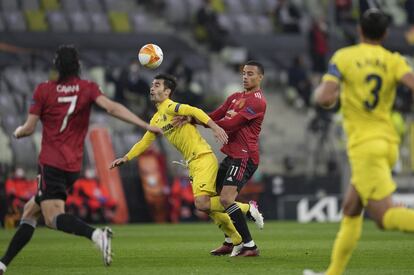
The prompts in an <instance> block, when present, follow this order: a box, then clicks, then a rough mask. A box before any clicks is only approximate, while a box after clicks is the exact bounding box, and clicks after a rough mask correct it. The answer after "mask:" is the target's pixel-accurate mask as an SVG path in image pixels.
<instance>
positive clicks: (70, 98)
mask: <svg viewBox="0 0 414 275" xmlns="http://www.w3.org/2000/svg"><path fill="white" fill-rule="evenodd" d="M77 100H78V96H77V95H73V96H61V97H58V102H59V103H70V105H69V108H68V111H67V112H66V115H65V117H64V118H63V121H62V126H60V130H59V133H62V132H63V131H64V130H65V129H66V126H68V119H69V116H70V115H71V114H73V112H74V111H75V107H76V101H77Z"/></svg>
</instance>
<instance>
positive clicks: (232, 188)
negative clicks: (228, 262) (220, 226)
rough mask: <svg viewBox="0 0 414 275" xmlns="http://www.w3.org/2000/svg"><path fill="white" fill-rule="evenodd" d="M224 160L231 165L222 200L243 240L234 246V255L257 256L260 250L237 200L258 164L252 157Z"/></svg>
mask: <svg viewBox="0 0 414 275" xmlns="http://www.w3.org/2000/svg"><path fill="white" fill-rule="evenodd" d="M224 161H227V162H229V165H227V166H228V169H227V172H226V176H225V179H224V182H223V188H222V190H221V192H220V202H221V204H222V205H223V207H224V208H225V209H226V212H227V214H228V215H229V216H230V218H231V220H232V221H233V222H234V226H235V227H236V229H237V231H238V232H239V233H240V235H241V236H242V241H243V244H242V245H239V246H235V247H234V249H233V252H232V256H238V255H240V256H257V255H259V251H258V249H257V246H256V244H255V242H254V241H253V239H252V237H251V234H250V231H249V228H248V226H247V222H246V219H245V216H244V214H243V212H242V210H241V209H240V207H239V206H238V205H237V203H236V201H235V200H236V197H237V195H238V193H239V191H240V190H241V188H242V187H243V186H244V184H245V183H246V182H247V181H248V180H249V179H250V178H251V176H252V175H253V173H254V172H255V171H256V169H257V165H254V164H253V163H252V161H251V160H250V159H231V158H226V159H225V160H224Z"/></svg>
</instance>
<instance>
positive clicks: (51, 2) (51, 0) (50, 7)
mask: <svg viewBox="0 0 414 275" xmlns="http://www.w3.org/2000/svg"><path fill="white" fill-rule="evenodd" d="M41 5H42V8H43V9H45V10H47V11H56V10H59V9H60V4H59V0H41Z"/></svg>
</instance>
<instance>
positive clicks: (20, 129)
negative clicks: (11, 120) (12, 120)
mask: <svg viewBox="0 0 414 275" xmlns="http://www.w3.org/2000/svg"><path fill="white" fill-rule="evenodd" d="M22 128H23V127H22V126H19V127H17V128H16V130H14V132H13V136H14V137H15V138H21V137H22V134H21V132H22Z"/></svg>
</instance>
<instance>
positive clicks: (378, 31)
mask: <svg viewBox="0 0 414 275" xmlns="http://www.w3.org/2000/svg"><path fill="white" fill-rule="evenodd" d="M388 24H389V19H388V17H387V15H385V14H384V13H383V12H382V11H380V10H379V9H368V10H366V11H365V12H364V14H363V15H362V17H361V20H360V25H361V30H362V35H363V36H364V37H366V38H368V39H372V40H381V39H382V38H383V37H384V35H385V32H386V31H387V28H388Z"/></svg>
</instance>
